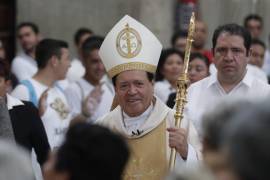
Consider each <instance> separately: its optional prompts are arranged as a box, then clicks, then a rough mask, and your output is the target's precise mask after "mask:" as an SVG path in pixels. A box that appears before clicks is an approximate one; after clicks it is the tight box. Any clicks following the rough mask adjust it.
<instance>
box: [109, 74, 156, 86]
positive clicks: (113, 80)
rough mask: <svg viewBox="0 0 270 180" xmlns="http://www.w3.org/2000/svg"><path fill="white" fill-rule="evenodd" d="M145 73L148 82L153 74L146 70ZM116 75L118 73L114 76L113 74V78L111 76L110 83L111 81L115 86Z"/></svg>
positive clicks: (152, 77) (151, 79)
mask: <svg viewBox="0 0 270 180" xmlns="http://www.w3.org/2000/svg"><path fill="white" fill-rule="evenodd" d="M146 75H147V79H148V80H149V81H150V82H152V81H153V79H154V74H153V73H150V72H146ZM117 76H118V74H117V75H115V76H113V78H112V83H113V85H114V87H115V85H116V79H117Z"/></svg>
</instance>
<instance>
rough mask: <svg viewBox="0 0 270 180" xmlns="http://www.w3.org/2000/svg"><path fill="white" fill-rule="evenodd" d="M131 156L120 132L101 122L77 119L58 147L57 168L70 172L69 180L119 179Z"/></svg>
mask: <svg viewBox="0 0 270 180" xmlns="http://www.w3.org/2000/svg"><path fill="white" fill-rule="evenodd" d="M128 157H129V150H128V147H127V144H126V142H125V141H124V139H123V138H122V137H121V136H120V135H117V134H115V133H113V132H112V131H110V130H109V129H107V128H105V127H101V126H98V125H91V124H88V123H77V124H75V125H73V126H71V127H70V129H69V130H68V132H67V134H66V140H65V142H64V143H63V145H62V146H61V147H60V148H59V150H58V151H57V154H56V163H55V169H56V170H57V171H60V172H67V173H68V174H69V176H70V180H86V179H91V180H107V179H111V180H120V179H121V175H122V172H123V169H124V167H125V165H126V163H127V160H128Z"/></svg>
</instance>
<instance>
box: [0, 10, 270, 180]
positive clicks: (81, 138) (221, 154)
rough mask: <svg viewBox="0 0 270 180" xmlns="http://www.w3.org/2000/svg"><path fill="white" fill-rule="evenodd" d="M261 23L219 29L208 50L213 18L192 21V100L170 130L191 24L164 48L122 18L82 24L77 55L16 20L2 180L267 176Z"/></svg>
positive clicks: (2, 113)
mask: <svg viewBox="0 0 270 180" xmlns="http://www.w3.org/2000/svg"><path fill="white" fill-rule="evenodd" d="M262 31H263V19H262V18H261V17H260V16H259V15H256V14H251V15H248V16H247V17H246V18H245V19H244V23H243V26H242V25H238V24H233V23H232V24H224V25H221V26H219V27H217V28H216V29H215V31H214V33H213V35H212V48H211V50H210V49H207V48H206V42H207V39H208V32H207V25H206V23H205V22H203V21H201V20H196V22H195V32H194V36H193V38H194V42H193V43H192V49H191V54H190V58H189V66H188V71H187V72H188V74H187V76H188V78H189V82H188V94H187V103H186V105H185V108H184V112H183V119H182V121H181V124H180V127H175V125H174V124H175V117H174V114H175V109H174V108H175V107H174V106H175V98H176V91H177V88H178V86H177V80H178V78H179V76H180V74H181V73H182V72H183V70H184V58H185V46H186V39H187V36H188V32H186V31H183V30H181V31H176V32H175V33H174V34H173V35H172V38H171V47H169V48H164V47H162V44H161V43H160V42H159V40H158V39H157V37H156V36H155V35H154V34H153V33H152V32H151V31H150V30H149V29H148V28H146V27H145V26H144V25H143V24H141V23H140V22H138V21H137V20H135V19H133V18H132V17H130V16H128V15H126V16H124V17H123V18H122V19H121V20H119V21H118V22H117V23H116V24H115V25H114V27H113V28H112V29H111V30H110V32H109V33H108V34H107V35H106V37H102V36H100V35H97V34H96V33H95V32H93V31H92V30H91V29H88V28H79V29H78V31H77V32H76V33H75V34H74V44H75V47H76V50H77V56H76V57H75V58H72V55H71V53H70V49H69V45H68V43H67V42H65V41H63V40H59V39H51V38H49V37H46V38H41V37H42V35H41V32H40V31H39V28H38V26H37V25H35V24H34V23H32V22H22V23H20V24H19V25H18V27H17V29H16V35H17V39H18V43H19V45H20V47H21V52H20V53H18V55H17V56H16V57H15V58H14V59H13V60H12V61H11V64H10V63H9V60H7V59H6V57H5V49H4V46H3V45H2V44H0V97H1V98H0V121H1V122H0V137H1V139H2V140H1V142H0V159H5V160H3V161H2V160H1V161H0V172H1V174H0V177H1V179H6V180H11V179H12V180H17V179H25V180H26V179H37V180H42V179H44V180H85V179H100V180H103V179H104V180H105V179H112V180H120V179H124V180H128V179H140V180H144V179H145V180H146V179H147V180H151V179H153V180H156V179H165V178H166V177H167V178H168V179H172V180H177V179H179V180H180V179H181V180H182V179H186V180H188V179H194V180H195V179H202V180H203V179H218V180H225V179H226V180H227V179H228V180H249V179H258V180H260V179H268V178H270V174H269V172H268V171H267V170H268V167H269V166H270V156H269V154H268V151H269V150H270V148H269V147H270V146H269V145H268V144H269V142H270V133H269V131H268V128H270V127H269V125H270V123H269V121H268V120H269V118H270V111H269V110H268V105H270V104H269V102H268V101H269V100H268V98H270V86H269V84H268V81H269V77H270V51H269V50H268V49H267V46H266V45H265V43H264V40H262V39H260V37H261V34H262ZM6 141H7V142H6ZM14 144H17V145H20V146H22V147H23V148H24V149H25V150H26V151H27V152H25V150H21V149H20V148H19V149H17V148H16V146H14ZM7 147H8V148H7ZM171 148H174V149H175V150H176V161H175V168H174V170H175V174H171V175H169V176H168V174H169V171H168V162H169V157H170V152H171V151H170V149H171ZM9 152H10V154H11V155H9V156H7V154H9ZM30 159H31V160H30ZM14 161H21V163H14ZM29 166H32V167H31V168H29ZM7 168H8V170H5V169H7ZM12 168H14V169H20V171H16V172H13V171H12Z"/></svg>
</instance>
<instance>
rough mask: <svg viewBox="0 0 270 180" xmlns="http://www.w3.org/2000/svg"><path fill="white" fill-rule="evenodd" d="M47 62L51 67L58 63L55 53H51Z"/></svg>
mask: <svg viewBox="0 0 270 180" xmlns="http://www.w3.org/2000/svg"><path fill="white" fill-rule="evenodd" d="M49 63H50V64H51V66H52V67H56V66H57V65H58V64H59V59H58V58H57V57H56V56H55V55H53V56H52V57H51V58H50V59H49Z"/></svg>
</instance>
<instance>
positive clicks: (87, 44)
mask: <svg viewBox="0 0 270 180" xmlns="http://www.w3.org/2000/svg"><path fill="white" fill-rule="evenodd" d="M103 40H104V38H103V37H101V36H91V37H89V38H87V39H86V40H85V41H84V42H83V44H82V55H83V56H84V57H87V56H88V55H89V53H90V52H91V51H93V50H95V49H99V48H100V46H101V44H102V42H103Z"/></svg>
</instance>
